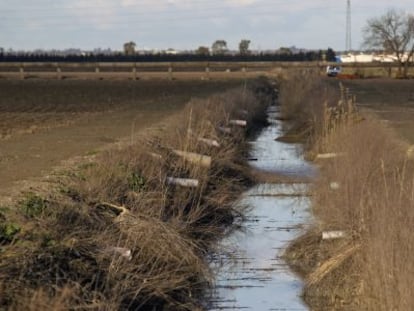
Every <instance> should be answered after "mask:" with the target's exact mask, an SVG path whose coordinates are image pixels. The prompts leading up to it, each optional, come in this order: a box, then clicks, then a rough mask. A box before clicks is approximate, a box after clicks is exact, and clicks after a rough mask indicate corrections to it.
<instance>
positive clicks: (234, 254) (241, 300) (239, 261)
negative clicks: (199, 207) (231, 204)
mask: <svg viewBox="0 0 414 311" xmlns="http://www.w3.org/2000/svg"><path fill="white" fill-rule="evenodd" d="M273 109H274V107H271V110H270V111H271V112H269V114H268V115H269V121H270V122H271V123H270V126H268V127H267V128H265V129H264V130H263V131H262V132H261V134H260V135H259V136H258V137H257V138H256V139H255V140H254V141H253V142H252V151H251V154H250V156H251V157H252V158H254V159H256V160H257V161H254V162H252V163H251V165H252V166H253V167H255V168H257V169H261V170H265V171H267V172H274V173H275V174H276V173H277V174H283V175H287V176H295V177H306V178H308V177H310V176H312V175H313V174H314V173H315V172H314V169H313V168H312V166H310V165H309V164H308V163H307V162H306V161H304V159H303V158H302V156H301V150H300V148H301V147H300V145H294V144H285V143H281V142H277V141H275V138H277V137H279V136H281V135H282V133H283V129H282V124H281V122H280V121H277V120H276V117H277V112H275V111H274V110H273ZM237 204H243V205H247V206H248V207H249V210H250V212H249V213H248V215H247V220H246V221H245V222H243V224H242V226H241V229H240V230H238V231H236V232H234V233H232V234H231V235H230V236H229V237H228V238H226V239H225V240H224V241H222V246H223V247H222V249H223V252H221V253H219V254H216V256H217V258H215V260H214V264H213V266H214V268H215V269H216V271H217V279H216V285H215V288H214V293H213V297H212V298H211V299H210V306H209V308H208V309H209V310H244V309H247V310H259V311H261V310H284V311H289V310H307V308H306V306H305V305H304V304H303V303H302V301H301V298H300V297H299V295H300V293H301V289H302V282H301V280H300V279H299V278H298V277H297V276H296V275H295V274H294V273H292V272H291V271H290V270H289V268H288V266H287V265H286V263H285V262H284V261H283V260H282V258H281V255H282V253H283V250H284V248H285V247H286V246H287V244H288V243H289V242H290V241H292V240H293V239H294V238H295V237H296V236H297V235H298V234H299V233H300V230H301V228H303V226H304V225H306V224H307V223H309V219H310V215H309V211H308V207H309V200H308V198H307V197H306V185H305V184H294V185H292V184H289V185H285V184H261V185H257V186H256V187H254V188H252V189H250V190H249V191H247V192H246V193H244V194H243V195H242V197H241V198H240V201H239V202H238V203H237Z"/></svg>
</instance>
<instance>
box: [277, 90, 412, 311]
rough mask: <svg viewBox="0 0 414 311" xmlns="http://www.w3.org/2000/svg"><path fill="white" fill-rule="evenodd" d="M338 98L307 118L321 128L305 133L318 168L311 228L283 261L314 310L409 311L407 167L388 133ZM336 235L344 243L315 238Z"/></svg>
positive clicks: (346, 98) (402, 147)
mask: <svg viewBox="0 0 414 311" xmlns="http://www.w3.org/2000/svg"><path fill="white" fill-rule="evenodd" d="M282 92H283V89H282ZM341 93H342V95H341V98H340V100H339V101H338V104H337V105H336V106H331V107H329V106H327V104H326V103H327V102H329V99H326V98H324V97H323V94H321V96H320V106H321V109H320V111H321V112H322V115H320V116H315V117H313V118H314V119H319V120H320V121H321V123H320V124H319V126H320V128H321V129H323V130H322V131H317V130H316V131H315V130H312V131H311V132H312V133H313V136H312V137H311V138H310V140H311V141H312V144H311V145H310V146H309V150H308V154H309V157H310V158H312V159H315V161H316V163H317V164H318V165H319V166H320V174H319V176H318V178H317V179H316V180H315V183H314V185H313V187H312V194H313V196H312V210H313V212H314V213H315V215H316V223H315V225H314V227H313V228H312V229H311V230H310V231H309V232H308V233H306V234H305V235H304V236H302V237H301V238H299V239H298V240H297V241H295V242H294V243H292V245H291V246H290V248H289V250H288V251H287V254H286V257H287V258H288V260H289V261H290V262H291V263H292V264H293V266H296V268H297V269H298V271H299V272H301V273H302V275H304V276H305V278H306V280H307V286H306V289H305V292H304V298H305V300H306V301H307V302H308V303H310V304H311V306H312V307H314V308H316V309H317V310H332V309H335V310H410V309H411V307H412V306H413V305H414V300H413V297H414V291H413V289H412V286H411V285H410V280H411V281H412V279H413V277H414V263H413V262H412V260H411V259H412V258H413V256H414V248H413V246H412V245H413V241H414V233H413V231H412V230H411V229H410V228H412V226H413V221H414V165H413V162H412V160H409V159H408V157H407V154H406V150H407V145H406V144H405V143H403V142H401V141H400V140H399V139H398V138H397V137H396V135H395V134H394V133H393V132H392V130H391V129H389V128H386V127H385V126H384V124H383V123H381V122H380V121H378V120H376V119H375V118H374V117H372V116H369V115H364V118H362V117H361V116H360V115H359V114H358V113H357V112H356V107H355V106H354V103H355V98H354V97H353V96H351V95H350V94H347V92H346V90H344V89H342V90H341ZM304 98H307V96H305V97H304ZM283 104H284V103H283V102H282V105H283ZM303 104H304V105H306V103H305V102H304V103H303ZM318 155H319V156H318ZM323 155H326V156H327V155H329V156H327V158H324V156H323ZM338 230H339V231H342V232H344V233H345V237H344V238H339V239H332V240H328V239H326V240H323V239H322V232H327V231H338Z"/></svg>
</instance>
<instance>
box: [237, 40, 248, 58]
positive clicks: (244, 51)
mask: <svg viewBox="0 0 414 311" xmlns="http://www.w3.org/2000/svg"><path fill="white" fill-rule="evenodd" d="M249 46H250V40H246V39H243V40H241V41H240V43H239V52H240V55H248V54H250V51H249Z"/></svg>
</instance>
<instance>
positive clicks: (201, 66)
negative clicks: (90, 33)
mask: <svg viewBox="0 0 414 311" xmlns="http://www.w3.org/2000/svg"><path fill="white" fill-rule="evenodd" d="M330 64H335V63H328V62H148V63H147V62H145V63H144V62H130V63H128V62H114V63H112V62H85V63H69V62H27V63H25V62H23V63H18V62H0V78H17V79H22V80H24V79H27V78H49V79H66V78H85V79H88V78H89V79H106V78H124V79H133V80H138V79H141V78H163V79H165V78H167V79H170V80H172V79H175V78H194V77H199V78H202V79H211V78H221V77H225V78H231V77H240V76H245V77H248V76H257V75H260V74H263V75H268V74H277V73H279V72H280V71H282V70H284V69H293V68H296V69H314V70H319V72H320V73H321V74H324V73H325V70H326V66H327V65H330ZM336 65H338V64H336ZM340 65H341V66H342V67H344V68H353V69H360V68H381V69H384V68H387V69H389V68H394V67H396V64H378V63H364V64H362V63H352V64H351V63H349V64H348V63H347V64H340Z"/></svg>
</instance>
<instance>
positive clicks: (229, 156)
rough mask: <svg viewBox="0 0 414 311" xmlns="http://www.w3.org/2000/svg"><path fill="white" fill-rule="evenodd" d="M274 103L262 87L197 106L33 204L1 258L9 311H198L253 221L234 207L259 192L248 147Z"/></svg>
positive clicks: (0, 278) (2, 299)
mask: <svg viewBox="0 0 414 311" xmlns="http://www.w3.org/2000/svg"><path fill="white" fill-rule="evenodd" d="M272 92H273V89H272V87H271V86H270V85H268V84H267V83H266V82H264V81H260V82H254V83H251V85H248V86H245V87H244V88H240V89H235V90H232V91H229V92H227V93H223V94H220V95H217V96H212V97H210V98H208V99H205V100H196V99H194V100H192V101H191V102H190V103H189V104H188V107H187V108H186V109H185V111H184V112H183V113H182V114H181V115H180V116H178V117H177V118H175V119H170V120H169V121H168V122H166V123H164V124H160V125H159V126H157V127H154V128H152V129H149V130H148V131H146V132H144V133H143V134H142V135H141V136H140V137H139V138H138V139H137V141H136V142H134V143H133V144H130V145H128V146H124V147H120V148H119V149H111V150H107V151H105V152H103V153H102V154H99V155H98V156H96V159H95V160H94V161H93V162H91V163H89V164H86V165H83V166H81V167H79V169H78V170H77V171H76V172H74V173H71V178H70V182H65V183H63V185H62V187H61V188H62V189H61V190H62V191H61V193H59V194H57V193H52V194H50V195H49V196H48V197H47V198H42V197H40V196H38V195H34V198H36V200H34V199H33V197H30V198H29V199H30V200H23V201H22V207H21V211H22V215H21V217H20V218H19V219H20V221H21V222H22V223H23V224H22V226H23V227H24V228H23V229H22V231H21V232H19V233H18V234H17V237H16V239H14V240H13V242H10V241H8V242H7V243H5V244H4V248H3V250H4V251H3V253H2V254H0V256H1V257H2V258H1V262H0V284H1V285H0V289H1V291H2V295H0V306H1V307H2V308H5V309H7V308H8V309H11V310H13V309H14V310H18V309H28V310H34V309H42V310H59V309H69V308H74V309H81V310H86V309H88V310H161V309H164V310H165V309H168V310H194V309H195V308H196V307H197V306H198V305H199V303H200V298H201V297H202V294H203V292H204V291H205V290H206V289H207V288H208V286H209V284H211V275H210V270H209V268H208V267H209V266H208V261H207V256H206V255H207V254H208V253H209V252H211V251H212V249H213V248H214V242H215V241H217V239H219V238H220V237H221V236H223V234H225V231H226V228H228V227H229V226H231V224H232V222H233V220H234V218H235V217H239V216H242V215H243V210H240V208H236V207H235V206H234V204H233V200H234V199H235V198H236V197H237V195H238V194H239V193H240V191H241V190H242V189H244V188H245V187H246V186H248V185H249V184H251V183H252V179H251V176H250V175H249V172H248V170H247V169H246V160H245V158H246V157H245V156H244V155H245V153H246V150H247V146H246V144H245V143H244V142H245V138H246V134H247V133H248V132H249V131H252V130H254V127H257V126H258V125H259V122H262V123H263V122H265V121H264V120H265V118H264V111H265V108H266V106H267V105H269V104H270V102H271V100H272V96H273V93H272ZM238 119H244V120H246V121H247V127H242V126H239V125H237V124H235V122H234V120H238ZM173 178H181V179H180V180H179V182H177V180H175V179H173ZM33 202H34V203H33ZM39 202H41V203H42V204H41V212H39V213H31V214H30V213H27V212H25V210H27V208H28V207H30V211H32V210H33V208H32V206H35V207H36V211H37V210H38V208H37V207H39V206H40V205H39V204H38V203H39ZM32 203H33V204H32ZM35 203H36V204H35Z"/></svg>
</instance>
